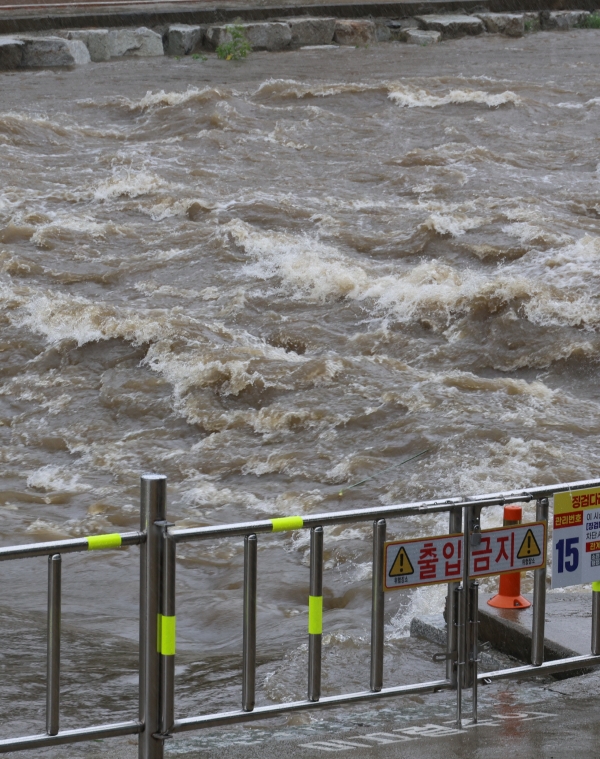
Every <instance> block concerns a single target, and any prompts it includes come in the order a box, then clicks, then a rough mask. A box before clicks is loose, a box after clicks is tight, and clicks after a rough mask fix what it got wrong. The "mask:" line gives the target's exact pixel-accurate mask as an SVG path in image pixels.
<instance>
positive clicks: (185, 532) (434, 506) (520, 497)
mask: <svg viewBox="0 0 600 759" xmlns="http://www.w3.org/2000/svg"><path fill="white" fill-rule="evenodd" d="M593 487H600V480H581V481H579V482H566V483H560V484H556V485H552V486H549V487H548V486H543V487H538V488H530V489H529V490H520V491H511V492H510V493H491V494H487V495H477V496H473V497H472V498H469V499H468V500H467V499H464V498H448V499H445V500H443V501H416V502H413V503H408V504H396V505H392V506H379V507H375V508H369V509H356V510H355V511H337V512H336V511H334V512H330V513H326V514H313V515H311V516H307V517H303V524H302V528H303V529H309V528H312V527H317V526H318V525H322V526H325V525H330V524H344V523H346V522H365V521H370V520H372V519H373V520H377V519H385V518H388V519H392V518H395V517H403V516H415V515H419V514H436V513H439V512H443V511H449V510H450V509H451V508H459V509H465V508H468V507H470V506H473V505H476V506H481V507H487V506H504V505H505V504H510V503H529V502H530V501H533V500H534V499H535V498H544V497H549V496H551V495H554V493H557V492H560V491H563V490H578V489H583V488H593ZM302 528H295V529H302ZM272 531H273V523H272V522H271V520H270V519H264V520H261V521H257V522H239V523H237V524H229V525H220V526H215V527H192V528H188V529H180V530H172V531H171V535H172V536H173V537H174V538H175V540H176V541H177V542H178V543H179V542H187V541H192V540H205V539H207V538H216V537H228V536H229V537H235V536H241V535H249V534H250V533H264V532H272Z"/></svg>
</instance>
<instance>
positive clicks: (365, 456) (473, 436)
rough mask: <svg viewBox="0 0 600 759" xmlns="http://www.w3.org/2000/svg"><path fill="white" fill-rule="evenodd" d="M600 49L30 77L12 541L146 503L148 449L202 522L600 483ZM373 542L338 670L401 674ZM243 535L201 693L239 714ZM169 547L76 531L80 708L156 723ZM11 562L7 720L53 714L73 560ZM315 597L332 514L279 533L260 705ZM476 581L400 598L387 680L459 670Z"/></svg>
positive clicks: (4, 415)
mask: <svg viewBox="0 0 600 759" xmlns="http://www.w3.org/2000/svg"><path fill="white" fill-rule="evenodd" d="M598 44H599V38H598V35H597V34H596V33H594V32H592V31H586V30H582V31H579V32H569V33H562V34H559V33H555V34H546V33H540V34H537V35H532V36H528V37H525V38H524V39H522V40H516V41H513V40H507V39H506V38H501V37H493V38H479V39H465V40H460V41H457V42H451V43H444V44H442V45H440V46H437V47H433V48H420V47H418V46H407V45H405V46H402V45H398V44H385V45H377V46H374V47H371V48H369V49H353V48H347V49H339V50H324V51H299V52H292V53H284V54H278V55H277V54H268V53H257V54H253V55H252V56H251V57H250V58H249V59H248V60H247V61H246V62H244V63H241V64H234V63H228V62H224V61H217V60H216V59H215V58H213V57H211V58H209V60H207V61H201V60H192V59H186V60H181V61H177V60H174V59H167V58H165V59H160V60H156V59H147V60H128V61H118V62H114V63H107V64H100V65H91V66H88V67H81V68H78V69H76V70H73V71H40V72H26V73H18V74H2V75H0V158H1V160H0V264H1V267H2V274H1V280H0V288H1V289H0V292H1V295H2V300H3V308H2V314H1V319H2V332H1V351H2V353H1V355H2V361H1V362H0V372H1V376H2V382H1V385H0V409H1V416H0V424H1V426H0V436H1V441H2V442H1V447H0V457H1V467H2V468H1V472H2V480H1V487H0V515H1V520H0V540H1V542H2V544H4V545H10V544H17V543H23V542H32V541H39V540H47V539H53V538H67V537H71V536H83V535H88V534H93V533H101V532H114V531H125V530H129V529H136V528H137V525H138V520H139V516H138V513H139V512H138V509H139V507H138V500H139V496H138V484H139V475H140V474H141V473H142V472H144V471H149V470H153V471H158V472H161V473H164V474H167V475H168V477H169V516H170V517H171V519H172V521H174V522H176V524H177V525H178V526H196V525H206V524H221V523H227V522H231V521H240V520H247V519H248V520H249V519H255V518H259V519H263V518H268V517H272V516H282V515H289V514H309V513H314V512H317V511H328V510H336V509H339V508H359V507H363V506H375V505H377V504H391V503H398V502H402V501H407V500H413V499H425V498H433V497H441V496H448V495H460V494H473V493H481V492H488V491H493V490H499V489H504V488H506V489H507V488H514V487H524V486H527V485H536V484H543V483H553V482H560V481H569V480H575V479H582V478H586V477H592V476H597V474H598V468H597V460H598V453H599V451H600V443H599V440H598V432H599V430H600V414H599V404H600V386H599V385H598V382H597V380H596V376H597V375H596V372H597V370H598V354H599V350H600V338H599V334H598V329H599V326H600V305H599V301H598V293H599V290H600V266H599V263H600V163H599V160H600V159H599V150H598V147H599V144H600V143H599V140H600V86H599V81H598V74H597V62H598V50H599V48H598ZM425 448H429V449H430V452H429V453H428V454H427V455H426V456H424V457H423V458H422V459H421V460H419V461H416V462H413V463H410V464H407V465H406V466H404V467H401V468H399V469H396V470H394V469H392V470H390V471H387V472H385V473H383V474H380V475H379V476H377V477H375V478H374V479H373V480H371V481H369V482H367V483H365V484H364V485H362V486H360V487H357V488H354V489H352V490H350V491H347V492H346V493H345V494H344V495H343V497H341V498H340V496H339V495H338V492H339V490H340V489H343V488H345V487H347V486H348V485H350V484H352V483H353V482H356V481H357V480H360V479H362V478H365V477H368V476H370V475H373V474H376V473H377V472H380V471H381V470H383V469H386V468H387V467H390V466H391V465H392V464H393V463H394V462H398V461H400V460H401V459H402V458H403V457H406V456H409V455H411V454H413V453H416V452H418V451H420V450H422V449H425ZM526 515H527V516H531V515H532V511H531V508H530V507H527V508H526ZM486 519H487V521H486V523H485V524H486V526H493V525H497V524H499V523H500V521H501V511H500V509H495V510H492V511H490V512H489V513H488V514H487V517H486ZM446 526H447V517H446V516H443V515H442V516H430V517H427V518H424V519H422V520H417V519H407V520H404V521H403V522H402V523H400V522H393V523H392V524H391V525H390V534H392V535H405V536H407V537H411V536H418V535H427V534H437V533H440V532H444V531H445V530H446ZM370 535H371V533H370V526H369V525H364V526H356V527H354V526H344V527H340V528H335V529H333V528H332V529H327V530H326V533H325V592H324V595H325V617H324V626H325V638H324V644H325V645H324V691H325V692H326V693H336V692H341V691H343V690H345V691H351V690H357V689H363V688H365V687H367V685H368V666H369V664H368V662H369V641H368V635H369V633H368V631H369V605H370V542H371V537H370ZM242 552H243V544H242V542H241V541H239V540H228V541H221V542H217V543H214V544H209V543H206V544H202V545H191V544H186V545H185V546H182V547H181V549H180V551H179V559H180V560H179V566H178V598H177V603H178V611H177V615H178V645H179V651H180V654H179V655H178V657H177V676H178V686H177V699H178V716H188V715H192V714H194V713H201V712H202V711H207V710H220V709H230V708H239V699H240V646H241V608H242V595H241V580H242ZM136 560H137V553H136V550H134V549H130V550H128V551H123V552H111V553H106V554H103V555H100V554H94V555H90V556H67V557H66V558H65V561H64V570H63V571H64V579H63V583H64V602H63V604H64V606H63V609H64V644H63V713H64V720H63V725H64V727H69V726H75V725H79V726H82V725H84V724H94V723H99V722H103V721H109V720H118V719H131V718H135V716H136V707H135V690H136V636H137V573H138V570H137V564H136ZM0 570H1V578H2V580H1V585H0V615H1V618H2V627H3V630H4V634H3V641H4V642H3V646H2V653H1V661H0V666H1V668H2V686H1V688H0V696H1V697H2V704H3V706H2V710H3V717H4V718H3V727H2V737H9V736H10V735H17V734H19V733H26V732H42V731H43V705H44V672H45V663H44V662H45V659H44V656H45V649H44V646H45V643H44V635H45V585H46V561H45V560H44V559H38V560H30V561H28V562H12V563H10V564H4V565H2V567H0ZM492 588H493V581H486V585H485V587H484V589H486V590H491V589H492ZM307 593H308V534H307V533H306V532H298V533H291V534H287V535H280V536H273V537H265V538H260V539H259V610H258V641H259V642H258V656H259V671H258V678H257V682H258V689H259V693H258V702H259V703H269V702H274V701H281V700H290V699H297V698H303V697H304V693H305V681H306V604H307V598H306V597H307ZM443 597H444V588H443V586H438V587H437V588H433V589H427V590H426V591H423V592H415V593H412V594H411V593H410V592H405V593H402V592H400V593H393V594H391V595H390V597H389V598H388V599H387V602H388V603H387V616H386V621H387V627H386V636H387V641H388V647H387V654H386V657H387V658H386V678H387V679H386V684H387V685H393V684H398V683H400V682H411V681H415V680H422V679H429V678H432V677H440V676H442V667H443V665H441V664H433V663H431V661H430V653H431V651H430V649H429V648H428V647H427V646H428V645H429V644H427V645H426V644H424V643H414V642H411V641H409V640H407V638H406V635H407V630H408V623H409V622H410V619H411V617H412V616H413V615H414V613H417V612H425V613H427V612H432V611H439V610H440V608H441V605H442V603H443ZM433 650H435V649H433ZM306 720H308V721H310V718H308V717H307V718H306ZM302 724H304V723H302ZM259 732H260V731H258V732H256V731H255V733H254V734H259ZM215 735H217V734H216V733H215ZM219 735H221V738H219V737H218V736H217V737H214V741H215V743H214V744H210V742H209V743H206V741H205V742H204V743H202V740H204V739H201V738H199V739H197V740H198V742H196V743H195V744H193V742H190V743H189V744H186V745H189V746H192V745H193V746H195V747H196V748H195V749H194V750H195V751H196V753H194V754H193V755H194V756H199V755H202V756H205V755H206V756H210V755H214V751H216V748H214V746H217V745H220V744H219V740H223V741H226V740H227V735H229V733H227V734H219ZM223 735H225V737H223ZM231 735H238V738H236V739H235V740H238V739H239V734H238V733H232V734H231ZM189 740H190V741H191V740H192V739H191V738H190V739H189ZM206 740H208V739H206ZM231 740H234V738H231ZM117 744H118V745H120V746H122V747H123V751H127V750H133V749H132V747H131V743H130V742H129V743H128V740H127V739H125V740H123V741H121V742H116V743H113V744H110V745H111V746H113V749H111V750H110V751H109V748H108V747H109V744H108V743H106V744H105V745H106V747H107V748H106V753H102V754H96V753H94V752H97V751H99V750H100V749H99V748H98V746H97V745H96V747H92V748H86V747H83V746H80V747H78V748H76V749H55V750H49V751H47V752H46V753H47V755H48V756H56V757H58V756H67V755H69V756H84V755H85V756H91V755H92V754H93V755H94V756H96V755H98V756H100V755H106V756H110V755H113V756H114V755H116V754H114V753H113V751H114V750H116V749H114V746H116V745H117ZM128 746H129V747H130V748H129V749H128V748H127V747H128ZM210 746H213V748H212V749H211V748H210ZM178 747H179V748H178ZM170 750H171V752H174V753H178V752H179V753H180V752H182V751H183V752H185V750H186V749H185V748H184V744H182V743H179V742H178V741H174V742H172V743H171V744H170ZM197 752H200V753H197ZM206 752H208V753H206ZM42 753H44V752H42ZM36 755H39V754H36ZM191 755H192V754H190V756H191Z"/></svg>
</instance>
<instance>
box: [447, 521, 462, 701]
mask: <svg viewBox="0 0 600 759" xmlns="http://www.w3.org/2000/svg"><path fill="white" fill-rule="evenodd" d="M461 530H462V509H450V516H449V522H448V532H449V533H450V535H456V534H457V533H459V532H461ZM458 586H459V583H458V582H449V583H448V595H447V597H446V656H447V659H446V679H447V680H450V682H451V683H452V685H453V686H456V670H457V661H458V636H457V629H458V628H457V625H458V620H457V619H456V614H457V606H458V597H457V595H456V591H457V590H458Z"/></svg>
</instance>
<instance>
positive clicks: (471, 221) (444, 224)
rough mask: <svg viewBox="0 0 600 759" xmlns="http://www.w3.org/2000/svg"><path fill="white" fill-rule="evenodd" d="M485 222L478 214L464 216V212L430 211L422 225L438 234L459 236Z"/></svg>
mask: <svg viewBox="0 0 600 759" xmlns="http://www.w3.org/2000/svg"><path fill="white" fill-rule="evenodd" d="M484 223H485V219H483V218H482V217H480V216H466V215H464V214H452V215H444V214H440V213H432V214H431V216H429V217H428V218H427V219H426V221H425V224H424V226H425V227H426V228H427V229H431V230H433V231H434V232H437V234H439V235H450V236H451V237H461V236H462V235H464V234H465V232H468V231H469V230H470V229H477V227H480V226H481V225H482V224H484Z"/></svg>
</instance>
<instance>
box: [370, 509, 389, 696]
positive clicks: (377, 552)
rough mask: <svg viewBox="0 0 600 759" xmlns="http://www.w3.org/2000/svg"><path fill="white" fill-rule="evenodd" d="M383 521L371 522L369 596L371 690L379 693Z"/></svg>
mask: <svg viewBox="0 0 600 759" xmlns="http://www.w3.org/2000/svg"><path fill="white" fill-rule="evenodd" d="M385 531H386V522H385V519H378V520H377V521H375V522H373V590H372V596H371V690H372V691H373V692H374V693H379V691H380V690H381V689H382V687H383V631H384V615H383V613H384V608H385V600H384V592H383V573H384V572H385V567H384V565H383V552H384V546H385Z"/></svg>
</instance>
